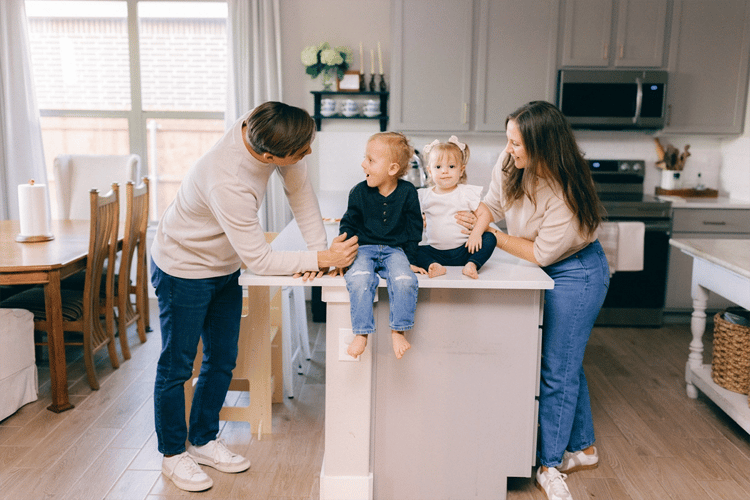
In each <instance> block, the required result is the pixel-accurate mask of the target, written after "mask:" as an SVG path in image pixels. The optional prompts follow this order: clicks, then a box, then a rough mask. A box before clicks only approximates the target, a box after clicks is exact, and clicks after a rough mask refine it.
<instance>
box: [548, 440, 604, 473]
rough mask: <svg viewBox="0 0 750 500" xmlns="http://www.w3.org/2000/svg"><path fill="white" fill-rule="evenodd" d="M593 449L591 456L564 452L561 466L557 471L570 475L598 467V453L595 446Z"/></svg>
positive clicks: (580, 452)
mask: <svg viewBox="0 0 750 500" xmlns="http://www.w3.org/2000/svg"><path fill="white" fill-rule="evenodd" d="M593 448H594V453H593V454H591V455H586V454H585V453H584V452H583V451H577V452H575V453H570V452H569V451H566V452H565V453H564V454H563V459H562V464H560V467H558V468H557V469H558V470H559V471H560V472H562V473H563V474H570V473H571V472H577V471H579V470H589V469H596V468H597V467H598V466H599V452H597V451H596V446H594V447H593Z"/></svg>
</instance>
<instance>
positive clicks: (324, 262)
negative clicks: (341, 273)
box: [318, 233, 359, 269]
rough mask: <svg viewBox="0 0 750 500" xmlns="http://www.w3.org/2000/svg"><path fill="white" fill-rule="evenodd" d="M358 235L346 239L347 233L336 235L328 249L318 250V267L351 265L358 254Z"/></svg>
mask: <svg viewBox="0 0 750 500" xmlns="http://www.w3.org/2000/svg"><path fill="white" fill-rule="evenodd" d="M357 241H358V239H357V237H356V236H352V237H351V238H349V239H348V240H347V239H346V233H342V234H340V235H338V236H336V237H335V238H334V239H333V242H332V243H331V247H330V248H329V249H328V250H321V251H319V252H318V268H319V269H323V268H325V267H349V266H350V265H351V264H352V262H354V258H355V257H356V256H357V249H358V248H359V244H358V243H357Z"/></svg>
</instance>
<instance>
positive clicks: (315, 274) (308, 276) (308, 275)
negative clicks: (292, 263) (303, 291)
mask: <svg viewBox="0 0 750 500" xmlns="http://www.w3.org/2000/svg"><path fill="white" fill-rule="evenodd" d="M324 274H325V271H307V272H304V273H294V275H292V278H300V277H301V278H302V281H308V280H309V281H312V280H314V279H315V278H320V277H321V276H323V275H324Z"/></svg>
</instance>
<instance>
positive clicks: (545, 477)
mask: <svg viewBox="0 0 750 500" xmlns="http://www.w3.org/2000/svg"><path fill="white" fill-rule="evenodd" d="M567 477H568V476H567V474H561V473H560V471H558V470H557V469H555V468H554V467H550V468H549V469H547V470H546V471H542V468H541V467H539V469H537V471H536V487H537V488H539V489H540V490H542V491H543V492H544V494H545V495H547V500H573V496H572V495H571V494H570V490H569V489H568V485H567V484H565V479H566V478H567Z"/></svg>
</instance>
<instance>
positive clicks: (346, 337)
mask: <svg viewBox="0 0 750 500" xmlns="http://www.w3.org/2000/svg"><path fill="white" fill-rule="evenodd" d="M353 340H354V334H353V333H352V329H351V328H339V361H359V358H361V356H359V357H356V358H353V357H351V356H349V354H348V353H347V352H346V349H347V348H348V347H349V344H351V343H352V341H353Z"/></svg>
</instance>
